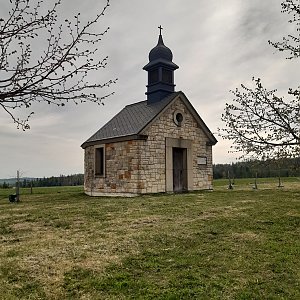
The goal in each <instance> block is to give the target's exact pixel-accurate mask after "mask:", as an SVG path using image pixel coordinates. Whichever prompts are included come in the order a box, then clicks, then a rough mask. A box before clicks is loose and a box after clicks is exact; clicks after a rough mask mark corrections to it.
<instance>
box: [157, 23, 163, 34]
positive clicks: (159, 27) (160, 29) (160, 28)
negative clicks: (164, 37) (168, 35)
mask: <svg viewBox="0 0 300 300" xmlns="http://www.w3.org/2000/svg"><path fill="white" fill-rule="evenodd" d="M158 29H159V35H161V31H162V30H163V28H162V27H161V25H159V26H158Z"/></svg>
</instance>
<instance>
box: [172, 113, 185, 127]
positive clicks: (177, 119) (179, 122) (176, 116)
mask: <svg viewBox="0 0 300 300" xmlns="http://www.w3.org/2000/svg"><path fill="white" fill-rule="evenodd" d="M183 122H184V115H183V113H182V112H181V111H178V110H177V111H175V112H174V123H175V124H176V125H177V126H181V125H182V124H183Z"/></svg>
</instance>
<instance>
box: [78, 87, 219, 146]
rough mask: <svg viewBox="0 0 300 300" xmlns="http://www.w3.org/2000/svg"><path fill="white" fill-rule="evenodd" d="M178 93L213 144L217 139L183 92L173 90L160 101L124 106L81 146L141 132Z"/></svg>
mask: <svg viewBox="0 0 300 300" xmlns="http://www.w3.org/2000/svg"><path fill="white" fill-rule="evenodd" d="M179 95H181V96H182V97H181V98H182V100H184V102H185V103H186V105H187V106H188V108H189V110H190V112H191V113H192V114H193V116H194V117H195V119H196V121H197V123H198V124H199V126H200V127H201V128H202V129H203V130H204V132H205V133H206V135H207V136H208V138H209V140H210V141H211V143H212V144H215V143H216V142H217V140H216V139H215V137H214V136H213V134H212V133H211V132H210V130H209V129H208V127H207V126H206V124H205V123H204V122H203V120H202V119H201V118H200V116H199V115H198V113H197V112H196V110H195V109H194V107H193V106H192V105H191V103H190V102H189V101H188V99H187V98H186V96H185V95H184V93H183V92H174V93H171V94H170V95H168V96H167V97H165V98H164V99H162V100H161V101H158V102H155V103H151V104H149V103H147V100H145V101H141V102H137V103H133V104H130V105H127V106H125V107H124V108H123V109H122V110H121V111H120V112H119V113H118V114H117V115H115V116H114V117H113V118H112V119H111V120H110V121H108V122H107V123H106V124H105V125H104V126H103V127H101V128H100V129H99V130H98V131H97V132H96V133H95V134H93V135H92V136H91V137H90V138H89V139H88V140H86V141H85V142H84V143H83V144H82V145H81V147H82V148H86V147H87V146H89V145H94V144H97V143H100V142H102V143H107V142H109V141H110V140H111V141H114V140H116V139H120V138H125V137H130V136H137V135H139V134H141V133H142V131H143V129H144V128H145V127H146V126H147V125H148V124H149V123H150V122H151V121H152V120H154V119H155V117H156V116H158V115H159V113H160V112H162V111H163V109H164V108H165V107H167V106H168V104H170V103H171V102H172V101H173V100H174V99H175V98H177V96H179Z"/></svg>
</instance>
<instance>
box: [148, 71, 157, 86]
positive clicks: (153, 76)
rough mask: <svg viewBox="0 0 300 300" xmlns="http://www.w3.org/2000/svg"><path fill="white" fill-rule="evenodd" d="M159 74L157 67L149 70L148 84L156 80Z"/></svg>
mask: <svg viewBox="0 0 300 300" xmlns="http://www.w3.org/2000/svg"><path fill="white" fill-rule="evenodd" d="M158 80H159V76H158V69H156V70H152V71H150V72H149V84H153V83H156V82H158Z"/></svg>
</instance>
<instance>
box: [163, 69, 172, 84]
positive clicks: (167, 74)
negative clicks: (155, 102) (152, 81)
mask: <svg viewBox="0 0 300 300" xmlns="http://www.w3.org/2000/svg"><path fill="white" fill-rule="evenodd" d="M162 81H163V82H166V83H173V80H172V71H170V70H166V69H163V70H162Z"/></svg>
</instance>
